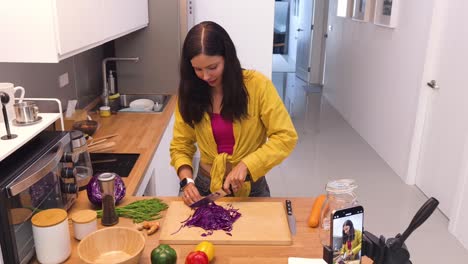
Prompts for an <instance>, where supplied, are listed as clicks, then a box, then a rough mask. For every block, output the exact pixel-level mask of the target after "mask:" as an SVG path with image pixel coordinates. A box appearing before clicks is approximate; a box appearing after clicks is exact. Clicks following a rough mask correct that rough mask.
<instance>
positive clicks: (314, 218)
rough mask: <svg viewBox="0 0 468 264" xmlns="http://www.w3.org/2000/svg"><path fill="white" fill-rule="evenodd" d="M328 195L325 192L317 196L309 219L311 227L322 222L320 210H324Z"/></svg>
mask: <svg viewBox="0 0 468 264" xmlns="http://www.w3.org/2000/svg"><path fill="white" fill-rule="evenodd" d="M326 198H327V196H326V195H325V194H322V195H319V196H317V197H316V198H315V201H314V205H313V206H312V211H311V212H310V215H309V220H308V221H307V225H308V226H310V227H317V226H318V225H319V222H320V211H321V210H322V205H323V203H324V202H325V199H326Z"/></svg>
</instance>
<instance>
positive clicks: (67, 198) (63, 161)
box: [0, 131, 78, 264]
mask: <svg viewBox="0 0 468 264" xmlns="http://www.w3.org/2000/svg"><path fill="white" fill-rule="evenodd" d="M73 161H75V157H74V155H73V153H72V146H71V140H70V134H69V133H68V132H57V131H43V132H41V133H40V134H39V135H37V136H36V137H35V138H33V139H32V140H30V141H29V142H28V143H27V144H25V145H24V146H23V147H21V148H20V149H18V150H17V151H15V152H14V153H12V154H11V155H9V156H8V157H7V158H6V159H4V160H2V161H0V226H1V228H2V232H1V233H0V245H1V252H2V255H3V262H4V263H5V264H6V263H8V264H10V263H28V262H29V261H30V260H31V258H32V257H33V256H34V240H33V235H32V224H31V217H32V216H33V215H34V214H35V213H37V212H39V211H41V210H44V209H49V208H62V209H65V210H67V209H69V208H70V207H71V205H72V204H73V202H74V201H75V200H76V198H77V195H78V189H77V185H76V171H75V169H74V168H73Z"/></svg>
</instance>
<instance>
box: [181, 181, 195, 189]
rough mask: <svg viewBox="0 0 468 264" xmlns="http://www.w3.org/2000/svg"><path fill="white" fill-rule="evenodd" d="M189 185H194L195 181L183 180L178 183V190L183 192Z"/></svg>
mask: <svg viewBox="0 0 468 264" xmlns="http://www.w3.org/2000/svg"><path fill="white" fill-rule="evenodd" d="M189 183H195V181H194V180H193V179H192V178H183V179H182V180H181V181H180V190H181V191H183V190H184V188H185V186H187V184H189Z"/></svg>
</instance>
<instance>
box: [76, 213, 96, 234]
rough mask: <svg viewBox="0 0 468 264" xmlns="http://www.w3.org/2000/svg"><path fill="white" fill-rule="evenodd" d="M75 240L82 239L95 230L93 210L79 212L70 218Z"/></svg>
mask: <svg viewBox="0 0 468 264" xmlns="http://www.w3.org/2000/svg"><path fill="white" fill-rule="evenodd" d="M71 219H72V222H73V231H74V234H75V238H76V239H78V240H81V239H83V238H84V237H85V236H87V235H88V234H90V233H92V232H94V231H96V230H97V220H96V219H97V213H96V211H93V210H80V211H78V212H76V213H74V214H73V215H72V217H71Z"/></svg>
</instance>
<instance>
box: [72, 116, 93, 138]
mask: <svg viewBox="0 0 468 264" xmlns="http://www.w3.org/2000/svg"><path fill="white" fill-rule="evenodd" d="M98 126H99V124H98V122H97V121H94V120H82V121H78V122H75V123H73V125H72V128H73V129H74V130H79V131H81V132H83V133H85V134H87V135H88V136H92V135H93V134H94V132H96V130H97V129H98Z"/></svg>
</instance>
